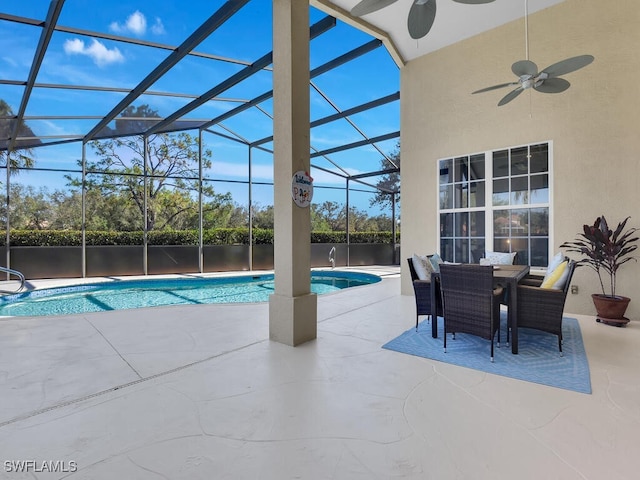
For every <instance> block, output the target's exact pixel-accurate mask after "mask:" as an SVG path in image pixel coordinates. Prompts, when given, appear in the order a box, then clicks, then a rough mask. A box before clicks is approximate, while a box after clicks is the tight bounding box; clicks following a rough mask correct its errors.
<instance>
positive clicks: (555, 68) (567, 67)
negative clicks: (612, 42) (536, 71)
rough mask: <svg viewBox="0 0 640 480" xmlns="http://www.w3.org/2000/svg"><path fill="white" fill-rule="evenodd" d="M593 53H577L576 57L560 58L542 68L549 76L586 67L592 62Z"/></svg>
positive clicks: (557, 75)
mask: <svg viewBox="0 0 640 480" xmlns="http://www.w3.org/2000/svg"><path fill="white" fill-rule="evenodd" d="M593 60H594V57H593V55H578V56H577V57H571V58H567V59H566V60H561V61H559V62H558V63H554V64H553V65H550V66H548V67H547V68H545V69H544V70H543V72H545V73H546V74H547V75H549V78H553V77H559V76H560V75H566V74H567V73H571V72H575V71H576V70H579V69H581V68H582V67H586V66H587V65H589V64H590V63H591V62H593Z"/></svg>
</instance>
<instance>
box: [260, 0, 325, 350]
mask: <svg viewBox="0 0 640 480" xmlns="http://www.w3.org/2000/svg"><path fill="white" fill-rule="evenodd" d="M309 80H310V78H309V2H307V1H300V0H274V1H273V93H274V95H273V104H274V107H273V108H274V121H273V137H274V155H273V157H274V160H273V167H274V244H275V248H274V267H275V293H274V294H273V295H271V297H270V298H269V337H270V338H271V340H274V341H277V342H280V343H284V344H287V345H291V346H295V345H299V344H301V343H304V342H307V341H309V340H313V339H315V338H316V336H317V317H318V313H317V297H316V295H315V294H312V293H310V292H311V285H310V281H311V274H310V268H311V215H310V211H309V208H300V207H298V206H296V204H295V203H294V201H293V199H292V198H291V178H292V176H293V174H294V173H295V172H297V171H299V170H302V171H307V172H308V171H309V168H310V157H309V146H310V139H309V135H310V128H309V119H310V114H309Z"/></svg>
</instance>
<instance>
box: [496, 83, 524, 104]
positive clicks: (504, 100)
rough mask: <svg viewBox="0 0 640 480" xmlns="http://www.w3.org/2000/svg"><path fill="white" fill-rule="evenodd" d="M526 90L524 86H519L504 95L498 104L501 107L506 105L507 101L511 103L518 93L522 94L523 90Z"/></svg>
mask: <svg viewBox="0 0 640 480" xmlns="http://www.w3.org/2000/svg"><path fill="white" fill-rule="evenodd" d="M523 91H524V89H523V88H522V87H518V88H516V89H515V90H511V91H510V92H509V93H507V94H506V95H505V96H504V97H502V100H500V101H499V102H498V106H499V107H501V106H502V105H506V104H507V103H509V102H510V101H511V100H513V99H514V98H516V97H517V96H518V95H520V94H521V93H522V92H523Z"/></svg>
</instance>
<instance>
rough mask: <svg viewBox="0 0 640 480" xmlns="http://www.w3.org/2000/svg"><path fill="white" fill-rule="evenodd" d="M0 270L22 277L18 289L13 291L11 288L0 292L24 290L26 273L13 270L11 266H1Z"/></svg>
mask: <svg viewBox="0 0 640 480" xmlns="http://www.w3.org/2000/svg"><path fill="white" fill-rule="evenodd" d="M0 272H4V273H8V274H9V275H14V276H16V277H18V278H19V279H20V287H18V289H17V290H15V291H11V290H0V293H9V294H10V293H18V292H20V291H22V289H23V288H24V282H25V278H24V275H23V274H22V273H20V272H19V271H17V270H13V269H11V268H7V267H0Z"/></svg>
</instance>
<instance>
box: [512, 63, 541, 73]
mask: <svg viewBox="0 0 640 480" xmlns="http://www.w3.org/2000/svg"><path fill="white" fill-rule="evenodd" d="M511 71H512V72H513V73H515V74H516V76H518V77H521V76H523V75H534V76H535V75H537V73H538V66H537V65H536V64H535V63H533V62H532V61H531V60H520V61H517V62H515V63H514V64H513V65H511Z"/></svg>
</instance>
